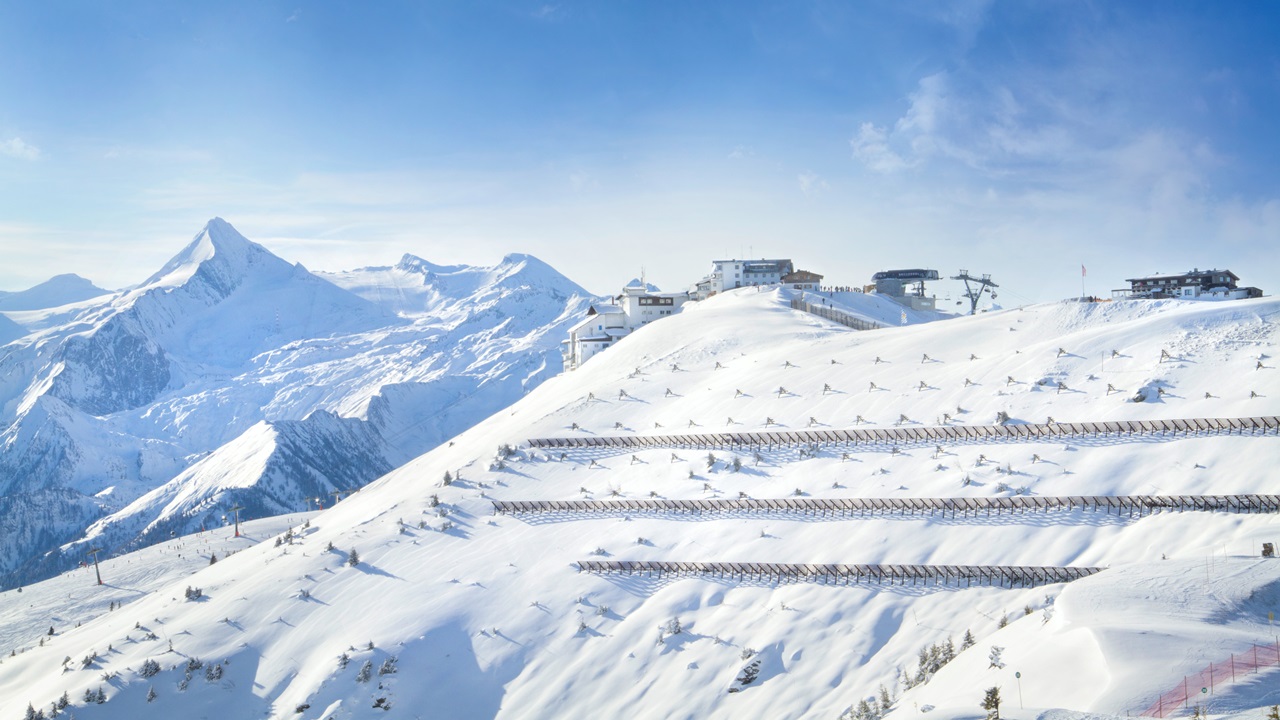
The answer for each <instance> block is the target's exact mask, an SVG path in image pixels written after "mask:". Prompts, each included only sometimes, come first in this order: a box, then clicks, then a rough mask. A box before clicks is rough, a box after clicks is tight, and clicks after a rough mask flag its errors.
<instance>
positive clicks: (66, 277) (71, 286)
mask: <svg viewBox="0 0 1280 720" xmlns="http://www.w3.org/2000/svg"><path fill="white" fill-rule="evenodd" d="M109 292H110V291H108V290H103V289H102V288H100V287H98V286H96V285H94V284H93V283H92V282H90V281H89V280H86V279H85V278H82V277H80V276H79V275H76V274H75V273H64V274H62V275H55V276H53V277H51V278H49V279H48V280H45V281H44V282H42V283H40V284H39V285H35V286H33V287H30V288H28V289H26V290H22V291H20V292H13V293H0V312H17V311H28V310H45V309H48V308H55V307H60V306H62V305H67V304H70V303H77V302H81V301H83V300H89V299H91V298H96V297H101V296H103V295H107V294H109Z"/></svg>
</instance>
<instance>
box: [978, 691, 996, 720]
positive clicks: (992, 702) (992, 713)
mask: <svg viewBox="0 0 1280 720" xmlns="http://www.w3.org/2000/svg"><path fill="white" fill-rule="evenodd" d="M981 707H982V709H983V710H986V711H987V720H1000V688H998V687H989V688H987V694H986V695H984V696H983V697H982V705H981Z"/></svg>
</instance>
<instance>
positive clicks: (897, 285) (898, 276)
mask: <svg viewBox="0 0 1280 720" xmlns="http://www.w3.org/2000/svg"><path fill="white" fill-rule="evenodd" d="M938 279H939V275H938V271H937V270H925V269H923V268H912V269H909V270H882V271H880V272H878V273H876V274H875V275H872V276H871V280H872V281H873V282H875V291H876V293H877V294H879V295H884V296H885V297H888V298H890V299H892V300H894V301H896V302H898V303H900V304H902V305H905V306H907V307H909V308H911V309H912V310H933V309H935V308H934V306H935V305H936V304H937V297H936V296H929V295H925V290H924V284H925V282H926V281H928V280H938Z"/></svg>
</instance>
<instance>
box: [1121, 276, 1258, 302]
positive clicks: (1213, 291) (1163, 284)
mask: <svg viewBox="0 0 1280 720" xmlns="http://www.w3.org/2000/svg"><path fill="white" fill-rule="evenodd" d="M1239 281H1240V277H1239V276H1238V275H1236V274H1235V273H1233V272H1231V271H1230V270H1201V269H1199V268H1196V269H1194V270H1192V271H1191V272H1185V273H1180V274H1177V275H1150V276H1147V277H1139V278H1129V279H1128V280H1125V282H1127V283H1129V287H1128V288H1127V289H1121V290H1112V291H1111V296H1112V297H1113V298H1116V299H1126V298H1152V299H1161V298H1180V299H1184V300H1240V299H1244V298H1255V297H1262V291H1261V290H1259V289H1258V288H1256V287H1243V288H1242V287H1239V286H1238V285H1237V283H1238V282H1239Z"/></svg>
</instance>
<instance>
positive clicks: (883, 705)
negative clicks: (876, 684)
mask: <svg viewBox="0 0 1280 720" xmlns="http://www.w3.org/2000/svg"><path fill="white" fill-rule="evenodd" d="M892 705H893V698H892V697H889V688H887V687H885V686H884V684H883V683H881V684H880V709H881V710H882V711H884V712H888V710H889V708H890V707H891V706H892Z"/></svg>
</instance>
